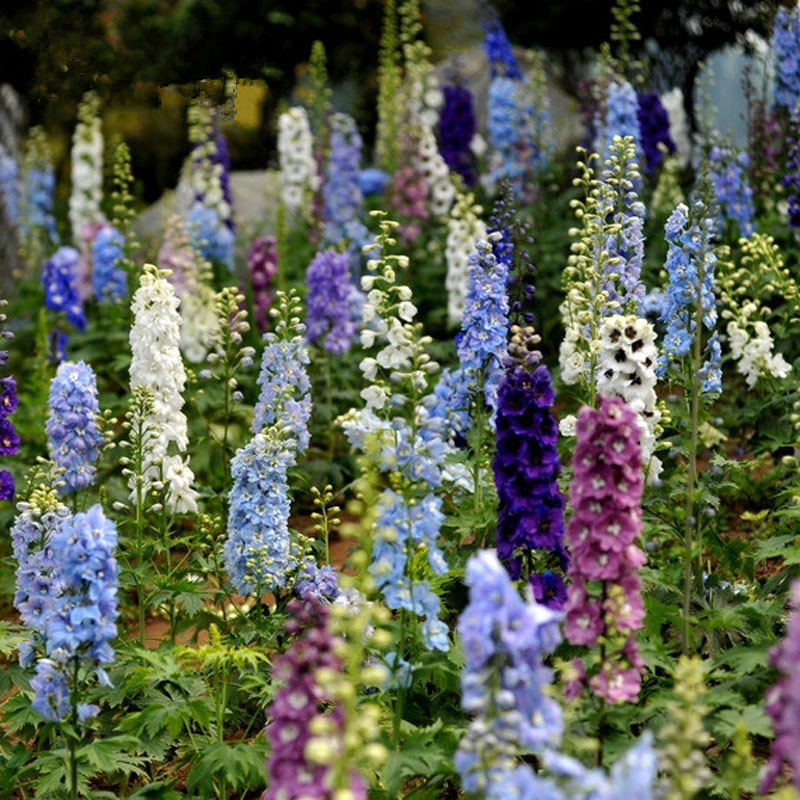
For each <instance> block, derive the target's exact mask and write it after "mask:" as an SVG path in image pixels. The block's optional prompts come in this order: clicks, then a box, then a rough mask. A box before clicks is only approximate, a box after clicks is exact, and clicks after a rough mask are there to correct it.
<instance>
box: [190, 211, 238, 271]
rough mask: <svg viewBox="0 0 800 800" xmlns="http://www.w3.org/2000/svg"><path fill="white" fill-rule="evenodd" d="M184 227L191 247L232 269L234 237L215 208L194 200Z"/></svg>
mask: <svg viewBox="0 0 800 800" xmlns="http://www.w3.org/2000/svg"><path fill="white" fill-rule="evenodd" d="M186 227H187V229H188V231H189V240H190V242H191V244H192V247H194V248H195V250H197V251H198V252H199V253H201V254H202V256H203V258H205V259H207V260H208V261H216V262H218V263H220V264H223V265H224V266H226V267H227V268H228V269H231V270H232V269H233V255H234V245H235V244H236V239H235V237H234V234H233V231H232V230H231V229H230V228H229V227H228V226H227V224H226V223H225V220H224V219H223V218H222V217H220V215H219V212H218V211H217V209H216V208H214V207H213V206H209V205H206V204H205V203H203V202H201V201H199V200H198V201H196V202H195V203H194V204H193V205H192V207H191V208H190V209H189V213H188V214H187V215H186Z"/></svg>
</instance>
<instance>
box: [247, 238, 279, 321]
mask: <svg viewBox="0 0 800 800" xmlns="http://www.w3.org/2000/svg"><path fill="white" fill-rule="evenodd" d="M278 269H279V267H278V247H277V243H276V240H275V237H274V236H256V238H255V239H253V242H252V244H251V245H250V249H249V250H248V252H247V272H248V275H249V276H250V286H251V287H252V289H253V318H254V319H255V322H256V327H257V328H258V331H259V333H261V334H264V333H266V331H267V327H268V326H269V313H268V312H269V308H270V306H271V305H272V299H273V297H274V294H275V287H274V282H275V279H276V277H277V276H278Z"/></svg>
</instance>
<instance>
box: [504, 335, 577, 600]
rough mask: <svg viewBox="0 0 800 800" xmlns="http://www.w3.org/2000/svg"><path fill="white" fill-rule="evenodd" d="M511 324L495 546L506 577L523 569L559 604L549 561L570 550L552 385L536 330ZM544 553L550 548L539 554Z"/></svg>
mask: <svg viewBox="0 0 800 800" xmlns="http://www.w3.org/2000/svg"><path fill="white" fill-rule="evenodd" d="M512 330H513V336H512V341H511V344H510V345H509V357H508V359H507V360H506V370H505V375H504V377H503V380H502V383H501V384H500V388H499V390H498V393H497V417H496V429H497V453H496V455H495V458H494V461H493V462H492V467H493V469H494V479H495V485H496V486H497V497H498V503H499V508H498V520H497V554H498V556H499V557H500V558H501V559H502V561H503V563H504V564H505V566H506V569H508V571H509V574H510V575H511V577H512V578H514V579H517V578H520V577H521V576H522V574H523V571H524V572H525V573H526V575H527V577H529V578H530V580H531V584H532V586H533V590H534V595H535V596H536V599H537V600H538V601H539V602H541V603H543V604H544V605H547V606H549V607H551V608H561V607H562V606H563V604H564V600H565V599H566V594H565V589H564V581H563V577H562V575H559V574H558V572H556V571H555V568H556V567H558V568H559V569H560V570H564V569H566V566H567V564H568V558H567V555H566V551H565V549H564V499H563V497H562V495H561V490H560V489H559V487H558V476H559V474H560V472H561V464H560V463H559V459H558V450H557V449H556V439H557V437H558V428H557V426H556V422H555V419H553V415H552V413H551V411H550V409H551V407H552V405H553V400H554V398H555V393H554V392H553V386H552V382H551V380H550V373H549V371H548V369H547V367H546V366H545V365H544V364H541V363H540V361H541V353H539V352H538V351H537V350H536V349H535V345H536V343H537V342H538V341H539V337H538V336H535V335H534V334H533V331H532V329H530V328H528V329H520V328H517V327H516V326H515V327H514V328H513V329H512ZM536 551H539V555H538V556H537V552H536ZM542 553H544V554H548V553H549V554H552V555H550V556H547V555H545V558H544V559H543V558H542ZM542 561H549V562H551V563H549V564H547V563H546V564H544V566H547V567H553V568H554V569H547V570H544V571H543V572H542V574H537V570H538V569H539V568H540V565H541V562H542Z"/></svg>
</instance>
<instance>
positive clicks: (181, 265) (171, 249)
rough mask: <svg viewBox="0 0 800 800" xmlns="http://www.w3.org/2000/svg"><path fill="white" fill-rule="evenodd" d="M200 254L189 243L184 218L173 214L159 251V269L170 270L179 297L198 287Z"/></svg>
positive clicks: (173, 285) (168, 221)
mask: <svg viewBox="0 0 800 800" xmlns="http://www.w3.org/2000/svg"><path fill="white" fill-rule="evenodd" d="M199 258H200V256H199V255H198V254H197V253H196V252H195V250H194V249H192V247H191V246H190V245H189V234H188V232H187V230H186V226H185V225H184V221H183V218H182V217H181V216H180V215H178V214H173V215H172V216H171V217H170V218H169V219H168V220H167V224H166V228H165V230H164V241H163V242H162V244H161V248H160V249H159V251H158V258H157V259H156V260H157V261H158V266H159V269H163V270H164V271H165V272H169V276H168V277H169V282H170V283H171V284H172V288H173V289H174V290H175V294H176V295H177V296H178V297H183V296H184V295H185V294H187V293H190V292H193V291H195V290H196V288H197V261H198V259H199Z"/></svg>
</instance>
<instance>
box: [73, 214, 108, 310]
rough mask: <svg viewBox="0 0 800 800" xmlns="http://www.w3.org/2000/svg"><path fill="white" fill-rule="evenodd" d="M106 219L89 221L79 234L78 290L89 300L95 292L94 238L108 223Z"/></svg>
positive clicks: (82, 296) (83, 297) (84, 298)
mask: <svg viewBox="0 0 800 800" xmlns="http://www.w3.org/2000/svg"><path fill="white" fill-rule="evenodd" d="M107 224H108V223H107V222H105V221H104V220H98V221H97V222H87V223H85V224H84V226H83V228H82V229H81V232H80V236H78V237H77V238H78V251H79V252H80V254H81V257H80V261H79V262H78V292H79V293H80V296H81V298H82V299H83V300H88V299H89V298H90V297H91V296H92V293H93V289H92V273H93V272H94V248H93V244H94V240H95V238H96V237H97V234H98V233H100V231H101V230H102V229H103V228H104V227H105V226H106V225H107Z"/></svg>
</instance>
